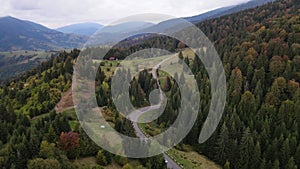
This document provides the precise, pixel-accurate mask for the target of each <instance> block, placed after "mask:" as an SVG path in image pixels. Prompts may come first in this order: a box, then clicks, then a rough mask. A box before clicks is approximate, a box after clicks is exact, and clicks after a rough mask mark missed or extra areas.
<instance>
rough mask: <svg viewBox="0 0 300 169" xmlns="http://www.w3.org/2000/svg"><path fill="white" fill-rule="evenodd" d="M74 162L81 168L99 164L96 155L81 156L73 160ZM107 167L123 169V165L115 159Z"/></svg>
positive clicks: (88, 168) (89, 168)
mask: <svg viewBox="0 0 300 169" xmlns="http://www.w3.org/2000/svg"><path fill="white" fill-rule="evenodd" d="M73 163H74V164H75V165H76V166H77V167H78V168H80V169H91V168H92V167H95V166H97V161H96V158H95V157H85V158H79V159H76V160H74V161H73ZM104 168H105V169H121V168H122V167H121V166H119V165H118V164H116V163H115V162H114V161H113V162H112V163H111V164H110V165H108V166H105V167H104Z"/></svg>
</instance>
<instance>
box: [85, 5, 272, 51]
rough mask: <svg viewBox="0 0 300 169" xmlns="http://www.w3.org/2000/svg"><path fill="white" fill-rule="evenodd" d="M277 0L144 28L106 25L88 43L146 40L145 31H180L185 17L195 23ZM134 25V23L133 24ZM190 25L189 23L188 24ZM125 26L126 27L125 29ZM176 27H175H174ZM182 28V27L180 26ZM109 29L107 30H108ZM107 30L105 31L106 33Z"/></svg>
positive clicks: (163, 22) (130, 42)
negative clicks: (122, 39) (177, 26)
mask: <svg viewBox="0 0 300 169" xmlns="http://www.w3.org/2000/svg"><path fill="white" fill-rule="evenodd" d="M273 1H275V0H251V1H249V2H246V3H242V4H239V5H234V6H228V7H223V8H218V9H215V10H212V11H209V12H206V13H203V14H200V15H196V16H191V17H184V18H181V19H170V20H166V21H162V22H160V23H158V24H152V25H146V26H145V27H144V28H142V27H140V28H141V29H135V30H134V29H131V30H130V29H129V30H130V31H129V30H128V29H126V28H127V27H128V25H130V24H132V23H130V24H128V23H127V24H121V25H116V26H112V27H110V26H109V27H104V28H103V29H102V30H100V31H99V32H98V36H94V37H93V40H90V41H89V42H88V43H90V44H93V45H95V44H107V43H110V44H112V43H113V42H115V41H116V40H117V39H119V38H127V37H131V36H132V38H127V39H126V40H125V41H126V42H124V43H125V44H134V43H136V42H138V41H140V40H145V39H147V38H149V37H152V36H148V35H145V33H144V32H166V31H174V32H176V31H179V30H178V29H176V27H175V26H176V25H179V24H181V25H182V19H185V20H187V21H189V22H191V23H193V24H197V23H199V22H202V21H205V20H208V19H213V18H218V17H221V16H225V15H229V14H232V13H236V12H239V11H242V10H246V9H250V8H254V7H257V6H261V5H263V4H266V3H268V2H273ZM133 25H134V24H133ZM187 26H188V25H187ZM132 27H134V26H132ZM124 28H125V29H124ZM174 28H175V29H174ZM180 29H182V28H180ZM106 30H107V31H106ZM120 31H122V32H127V33H122V32H120ZM104 32H105V33H104ZM116 33H118V34H116Z"/></svg>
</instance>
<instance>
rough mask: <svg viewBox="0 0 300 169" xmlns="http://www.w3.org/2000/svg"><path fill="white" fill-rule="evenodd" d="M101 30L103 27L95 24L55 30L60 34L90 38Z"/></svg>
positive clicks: (80, 24)
mask: <svg viewBox="0 0 300 169" xmlns="http://www.w3.org/2000/svg"><path fill="white" fill-rule="evenodd" d="M101 28H103V25H100V24H97V23H79V24H72V25H68V26H64V27H61V28H57V29H56V30H57V31H59V32H62V33H72V34H76V35H85V36H91V35H93V34H94V33H95V32H96V31H98V30H99V29H101Z"/></svg>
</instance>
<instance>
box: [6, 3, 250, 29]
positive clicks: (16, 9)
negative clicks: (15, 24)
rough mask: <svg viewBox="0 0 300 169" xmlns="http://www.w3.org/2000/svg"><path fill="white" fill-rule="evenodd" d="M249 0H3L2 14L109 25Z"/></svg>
mask: <svg viewBox="0 0 300 169" xmlns="http://www.w3.org/2000/svg"><path fill="white" fill-rule="evenodd" d="M247 1H249V0H226V1H223V0H209V1H208V0H187V1H183V0H0V5H1V6H0V17H2V16H12V17H16V18H19V19H24V20H30V21H33V22H37V23H40V24H42V25H44V26H47V27H50V28H57V27H61V26H65V25H69V24H74V23H82V22H96V23H100V24H104V25H107V24H110V23H111V22H113V21H116V20H118V19H120V18H123V17H127V16H130V15H136V14H142V13H160V14H167V15H172V16H175V17H185V16H194V15H198V14H201V13H203V12H207V11H210V10H213V9H216V8H220V7H225V6H230V5H235V4H239V3H242V2H247Z"/></svg>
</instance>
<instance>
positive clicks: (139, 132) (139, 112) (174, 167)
mask: <svg viewBox="0 0 300 169" xmlns="http://www.w3.org/2000/svg"><path fill="white" fill-rule="evenodd" d="M171 58H172V57H170V58H167V59H165V60H163V61H161V62H160V63H159V64H157V65H156V66H155V67H153V68H152V76H153V78H154V79H157V73H156V70H157V69H158V67H159V65H161V64H162V63H163V62H165V61H167V60H169V59H171ZM157 85H158V87H159V91H160V97H161V98H162V97H163V95H162V90H161V87H160V84H159V81H158V80H157ZM159 107H160V103H159V104H157V105H153V106H148V107H143V108H140V109H138V110H136V111H134V112H132V113H130V115H129V118H130V120H131V121H132V124H133V128H134V130H135V132H136V135H137V136H138V137H140V138H146V137H147V136H145V134H144V133H143V132H142V130H141V129H140V128H139V126H138V123H137V121H138V119H139V117H140V116H141V115H142V114H144V113H146V112H148V111H150V110H155V109H158V108H159ZM163 156H164V159H165V161H167V167H168V168H170V169H181V167H180V166H179V165H178V164H177V163H176V162H175V161H174V160H172V159H171V158H170V157H169V156H168V155H167V154H166V153H163Z"/></svg>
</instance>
